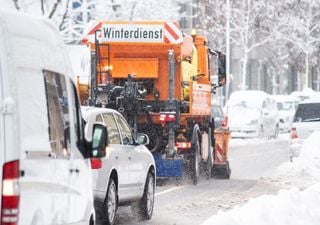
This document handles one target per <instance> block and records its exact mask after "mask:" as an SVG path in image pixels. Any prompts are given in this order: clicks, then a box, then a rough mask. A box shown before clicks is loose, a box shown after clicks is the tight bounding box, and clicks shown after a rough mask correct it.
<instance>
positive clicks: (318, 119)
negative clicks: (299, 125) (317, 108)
mask: <svg viewBox="0 0 320 225" xmlns="http://www.w3.org/2000/svg"><path fill="white" fill-rule="evenodd" d="M314 121H320V118H313V119H305V120H303V122H314Z"/></svg>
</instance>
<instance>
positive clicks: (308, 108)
mask: <svg viewBox="0 0 320 225" xmlns="http://www.w3.org/2000/svg"><path fill="white" fill-rule="evenodd" d="M318 130H320V98H315V99H312V98H311V99H308V100H305V101H302V102H300V103H299V104H298V108H297V111H296V113H295V116H294V119H293V123H292V126H291V135H290V136H291V137H290V145H289V146H290V147H289V150H290V160H291V161H292V159H293V157H297V156H299V154H300V149H301V146H302V143H303V141H304V140H305V139H307V138H308V137H309V136H310V134H312V133H313V132H314V131H318Z"/></svg>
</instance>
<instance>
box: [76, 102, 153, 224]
mask: <svg viewBox="0 0 320 225" xmlns="http://www.w3.org/2000/svg"><path fill="white" fill-rule="evenodd" d="M82 113H83V118H84V120H85V121H86V123H87V124H91V123H95V122H101V123H103V124H104V125H105V126H106V127H107V131H108V132H107V133H108V134H107V136H108V139H107V143H108V145H107V148H106V156H105V157H104V158H102V161H101V164H100V163H99V162H98V163H96V164H97V165H98V166H97V167H95V170H93V191H94V197H95V200H96V203H97V204H96V205H97V207H96V211H97V219H99V217H100V216H101V218H100V219H101V220H103V223H106V224H114V223H115V221H116V215H117V214H116V213H117V208H118V206H119V205H122V204H127V203H131V204H133V207H132V209H133V210H135V211H137V214H138V216H140V218H141V219H145V220H148V219H150V218H151V216H152V213H153V205H154V191H155V179H156V177H155V174H156V171H155V170H156V166H155V161H154V158H153V156H152V154H151V153H150V151H149V150H148V148H147V147H146V146H145V145H147V144H148V143H149V138H148V136H146V135H145V134H138V135H137V136H138V137H137V139H135V138H134V135H133V133H132V131H131V129H130V127H129V125H128V123H127V122H126V120H125V119H124V117H123V116H122V115H121V114H120V113H119V112H117V111H115V110H112V109H106V108H91V107H83V110H82ZM87 132H88V133H91V131H90V130H87ZM100 203H102V204H100ZM100 206H101V207H100Z"/></svg>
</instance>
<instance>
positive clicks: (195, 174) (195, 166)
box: [191, 135, 200, 185]
mask: <svg viewBox="0 0 320 225" xmlns="http://www.w3.org/2000/svg"><path fill="white" fill-rule="evenodd" d="M193 151H194V157H193V159H192V160H191V162H192V169H191V174H192V182H193V184H194V185H197V184H198V179H199V176H200V167H199V163H200V155H199V153H200V143H199V137H198V135H197V140H196V143H195V144H194V145H193Z"/></svg>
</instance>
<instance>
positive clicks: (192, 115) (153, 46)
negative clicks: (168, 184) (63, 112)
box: [78, 21, 231, 184]
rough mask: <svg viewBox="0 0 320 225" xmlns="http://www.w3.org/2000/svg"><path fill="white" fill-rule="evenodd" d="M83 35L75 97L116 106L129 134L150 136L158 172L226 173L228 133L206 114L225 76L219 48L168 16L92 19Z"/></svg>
mask: <svg viewBox="0 0 320 225" xmlns="http://www.w3.org/2000/svg"><path fill="white" fill-rule="evenodd" d="M83 42H84V43H86V44H87V45H88V47H89V48H90V52H91V53H90V54H91V56H90V57H91V75H90V82H89V84H80V83H79V82H78V90H80V96H82V99H81V100H82V101H83V102H85V103H87V104H88V105H91V106H96V107H107V108H113V109H116V110H118V111H119V112H121V113H122V114H123V115H124V116H125V117H126V119H127V121H128V123H129V125H130V126H131V128H132V129H133V133H134V135H136V134H137V133H145V134H147V135H148V136H149V143H148V145H147V147H148V148H149V150H150V151H151V152H152V153H153V155H154V158H155V161H156V167H157V168H156V171H157V177H176V178H177V179H181V178H182V177H184V175H185V174H187V175H190V176H191V178H192V180H193V183H194V184H197V182H198V178H199V175H200V174H201V173H205V174H206V176H207V178H210V177H213V176H215V175H216V176H217V177H219V178H226V179H228V178H229V177H230V171H231V170H230V168H229V162H228V158H227V150H228V147H227V146H228V141H229V137H230V135H229V133H228V131H227V130H222V131H219V132H218V131H216V132H215V127H214V115H212V114H211V97H212V95H213V93H214V92H215V89H216V88H218V87H220V86H223V85H224V84H225V83H226V73H225V55H224V54H222V53H220V52H217V51H213V50H212V49H210V48H209V47H208V46H207V45H206V44H207V40H206V38H205V37H203V36H199V35H196V34H192V35H186V34H184V33H183V32H182V31H181V29H180V28H179V25H178V24H177V23H175V22H163V21H157V22H156V21H153V22H146V21H144V22H110V21H99V22H97V23H96V24H95V25H94V26H93V27H92V29H90V30H89V31H88V33H87V36H86V37H85V38H84V39H83ZM216 65H217V66H216ZM216 141H217V142H216Z"/></svg>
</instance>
